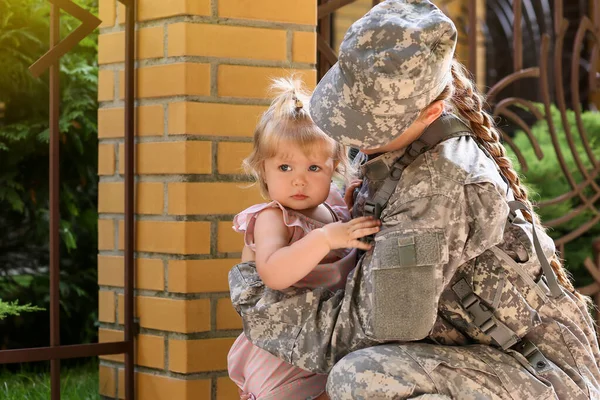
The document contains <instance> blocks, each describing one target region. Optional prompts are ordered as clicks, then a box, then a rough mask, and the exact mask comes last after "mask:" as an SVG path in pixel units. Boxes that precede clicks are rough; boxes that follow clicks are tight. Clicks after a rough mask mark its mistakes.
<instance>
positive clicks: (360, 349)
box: [229, 0, 600, 400]
mask: <svg viewBox="0 0 600 400" xmlns="http://www.w3.org/2000/svg"><path fill="white" fill-rule="evenodd" d="M455 43H456V29H455V28H454V25H453V24H452V22H451V21H450V20H449V19H448V18H447V17H445V16H444V15H443V13H441V11H439V10H438V9H437V8H436V7H435V6H434V5H433V4H431V3H430V2H429V1H426V0H387V1H385V2H383V3H381V4H380V5H379V6H376V7H374V8H373V10H372V11H370V12H369V13H368V14H367V15H365V17H363V18H362V19H361V20H359V21H357V22H356V23H355V24H354V25H353V26H352V27H351V28H350V30H349V31H348V34H347V35H346V36H345V38H344V41H343V43H342V46H341V49H340V61H339V63H338V64H337V65H336V66H334V67H333V68H332V70H331V71H330V72H329V73H328V74H327V75H326V76H325V77H324V78H323V79H322V80H321V82H320V83H319V84H318V86H317V88H316V90H315V93H314V94H313V97H312V99H311V114H312V115H313V119H314V120H315V122H316V123H317V124H318V125H319V126H320V127H321V128H322V129H323V130H324V131H325V132H327V133H328V134H329V135H331V136H332V137H333V138H335V139H336V140H339V141H341V142H343V143H345V144H348V145H353V146H357V147H359V148H361V149H370V148H376V147H379V146H382V145H384V144H386V143H388V142H389V141H391V140H393V139H394V138H395V137H396V136H397V135H399V134H400V133H401V132H403V131H404V130H405V129H406V127H407V126H408V125H410V124H411V123H412V122H413V121H414V120H415V118H416V117H417V115H418V114H419V112H420V111H421V110H422V109H423V108H424V107H426V106H427V105H428V104H429V103H430V101H431V100H433V99H434V98H435V97H436V96H437V94H439V93H440V91H441V90H442V89H443V87H444V85H445V84H446V82H447V79H449V78H448V74H449V70H450V67H449V65H450V64H449V63H450V60H451V58H452V53H453V51H454V46H455ZM440 120H441V119H438V120H437V121H436V122H434V123H433V124H432V125H431V126H430V128H429V129H447V127H446V128H444V126H445V125H444V124H443V123H441V122H440ZM402 155H403V152H402V151H397V152H391V153H386V154H383V155H381V156H379V157H377V158H375V159H372V160H370V161H368V162H366V163H364V165H362V167H361V168H360V174H361V177H362V178H363V185H362V187H361V188H360V190H359V192H358V194H357V197H356V202H355V206H354V209H353V214H354V216H355V217H357V216H361V215H363V207H364V205H365V201H366V200H367V199H372V198H373V196H374V194H375V193H376V192H377V189H378V188H379V187H381V186H382V184H383V182H384V180H385V178H386V175H387V174H388V173H389V170H390V167H391V165H393V164H394V163H395V162H396V161H397V159H398V158H399V157H402ZM511 200H513V196H512V194H511V192H510V190H509V189H508V187H507V185H506V183H505V181H504V180H503V178H502V176H501V175H500V173H499V172H498V168H497V166H496V164H495V163H494V161H493V160H491V159H490V158H489V157H488V156H486V154H485V152H484V151H482V149H481V148H480V147H479V146H478V144H477V142H476V139H475V138H473V137H471V136H462V137H455V138H451V139H448V140H446V141H444V142H442V143H440V144H439V145H437V146H436V147H434V148H433V149H431V150H429V151H427V152H425V153H424V154H422V155H420V156H418V157H416V159H414V161H412V163H410V165H408V166H407V167H406V168H405V169H404V171H403V172H402V175H401V177H400V179H399V181H398V184H397V186H396V188H395V190H394V192H393V194H392V196H391V198H390V199H389V202H388V204H387V207H386V208H384V210H383V212H382V214H381V221H382V224H383V225H382V229H381V231H380V232H379V233H378V234H377V235H375V244H374V246H373V248H372V249H371V250H370V251H368V252H366V253H365V254H364V255H363V256H362V257H361V258H360V260H359V262H358V264H357V266H356V268H355V270H354V271H353V272H352V273H351V274H350V276H349V277H348V280H347V282H346V287H345V290H343V291H338V292H336V293H332V292H330V291H328V290H325V289H314V290H308V289H300V288H290V289H287V290H285V291H282V292H277V291H273V290H270V289H269V288H266V287H265V286H264V284H263V283H262V281H261V280H260V277H259V276H258V274H257V272H256V268H255V266H254V264H253V263H241V264H239V265H237V266H235V267H234V268H233V269H232V270H231V272H230V274H229V284H230V288H231V299H232V303H233V305H234V307H235V308H236V310H237V311H238V312H239V313H240V315H241V316H242V320H243V323H244V332H245V334H246V336H247V337H248V338H249V340H250V341H252V343H254V344H255V345H257V346H259V347H261V348H263V349H265V350H267V351H269V352H270V353H272V354H274V355H276V356H278V357H280V358H282V359H283V360H285V361H287V362H289V363H291V364H294V365H296V366H298V367H300V368H303V369H306V370H309V371H314V372H319V373H330V375H329V379H328V384H327V391H328V394H329V396H330V397H331V398H332V399H404V398H420V399H446V398H456V399H513V400H520V399H556V398H558V399H576V400H579V399H589V398H591V399H600V370H599V369H598V364H599V362H600V350H599V348H598V342H597V339H596V335H595V331H594V326H593V323H592V320H591V318H590V316H589V313H588V311H587V309H586V305H585V304H583V303H581V302H580V301H579V300H577V299H576V298H575V297H574V296H573V295H571V294H570V293H567V292H566V291H563V293H561V294H560V295H558V296H554V295H552V293H551V292H550V290H549V289H548V285H547V284H546V280H545V278H544V276H543V274H542V268H541V264H540V261H539V259H538V256H537V253H536V251H535V250H534V248H533V245H532V232H533V231H532V229H533V228H532V226H531V224H529V223H528V222H526V221H525V220H524V219H523V218H522V215H521V214H520V212H517V215H516V218H515V219H514V221H513V222H508V221H507V217H508V215H509V211H510V210H509V205H508V202H509V201H511ZM537 233H538V236H539V238H540V242H541V248H542V252H543V253H544V255H545V256H546V257H550V256H552V255H553V254H554V252H555V248H554V245H553V242H552V240H551V238H550V237H548V236H547V235H546V234H545V233H544V232H542V231H541V230H538V232H537ZM467 300H469V302H468V303H469V305H466V304H467V302H466V301H467ZM471 300H475V301H474V302H473V303H472V304H471ZM473 305H476V306H477V307H473ZM467 307H471V308H467ZM482 316H483V318H482ZM499 333H502V334H501V335H500V334H499ZM515 342H518V343H517V345H514V343H515ZM525 343H528V344H530V345H531V346H532V347H530V348H533V349H534V350H535V351H532V352H529V351H527V352H525V351H523V350H521V349H520V347H519V346H520V345H521V344H525ZM532 354H533V355H534V356H532Z"/></svg>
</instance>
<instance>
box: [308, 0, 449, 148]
mask: <svg viewBox="0 0 600 400" xmlns="http://www.w3.org/2000/svg"><path fill="white" fill-rule="evenodd" d="M456 38H457V33H456V27H455V26H454V23H453V22H452V21H451V20H450V19H449V18H448V17H447V16H446V15H444V13H442V12H441V11H440V10H439V9H438V8H437V7H436V6H435V5H433V4H432V3H431V2H429V1H427V0H387V1H384V2H383V3H380V4H379V5H377V6H375V7H374V8H373V9H372V10H371V11H369V12H368V13H367V14H366V15H365V16H364V17H362V18H361V19H359V20H358V21H356V22H355V23H354V24H353V25H352V26H351V27H350V29H348V32H347V33H346V35H345V36H344V40H343V41H342V44H341V46H340V53H339V61H338V62H337V63H336V64H335V65H334V66H333V67H332V68H331V69H330V70H329V72H328V73H327V74H326V75H325V76H324V77H323V78H322V79H321V81H320V82H319V84H318V85H317V87H316V89H315V91H314V93H313V96H312V98H311V102H310V112H311V115H312V117H313V119H314V120H315V122H316V123H317V125H319V127H321V129H323V130H324V131H325V132H326V133H327V134H328V135H329V136H331V137H332V138H334V139H335V140H337V141H339V142H341V143H343V144H346V145H349V146H354V147H359V148H362V149H372V148H377V147H381V146H384V145H385V144H387V143H389V142H390V141H392V140H393V139H394V138H395V137H397V136H398V135H400V134H401V133H402V132H404V130H405V129H406V128H407V127H408V126H409V125H411V124H412V123H413V122H414V121H415V120H416V119H417V117H418V115H419V113H420V111H421V110H423V109H424V108H425V107H426V106H428V105H429V104H430V103H431V102H432V101H433V100H435V98H436V97H437V96H438V95H439V94H440V93H441V92H442V90H443V89H444V87H445V86H446V85H447V83H448V82H449V81H450V79H451V73H450V65H451V61H452V57H453V54H454V49H455V46H456Z"/></svg>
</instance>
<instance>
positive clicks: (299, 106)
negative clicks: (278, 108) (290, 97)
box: [294, 96, 304, 112]
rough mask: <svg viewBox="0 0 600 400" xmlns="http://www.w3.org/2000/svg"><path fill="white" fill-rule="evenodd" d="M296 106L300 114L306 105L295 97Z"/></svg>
mask: <svg viewBox="0 0 600 400" xmlns="http://www.w3.org/2000/svg"><path fill="white" fill-rule="evenodd" d="M294 106H295V107H296V112H298V111H300V110H301V109H302V108H304V103H302V100H300V99H299V98H297V97H295V96H294Z"/></svg>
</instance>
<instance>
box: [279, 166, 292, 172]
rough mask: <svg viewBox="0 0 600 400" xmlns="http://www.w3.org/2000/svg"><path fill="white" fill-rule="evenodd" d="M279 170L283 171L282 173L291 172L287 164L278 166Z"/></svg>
mask: <svg viewBox="0 0 600 400" xmlns="http://www.w3.org/2000/svg"><path fill="white" fill-rule="evenodd" d="M279 170H280V171H283V172H288V171H291V170H292V167H290V166H289V165H287V164H282V165H280V166H279Z"/></svg>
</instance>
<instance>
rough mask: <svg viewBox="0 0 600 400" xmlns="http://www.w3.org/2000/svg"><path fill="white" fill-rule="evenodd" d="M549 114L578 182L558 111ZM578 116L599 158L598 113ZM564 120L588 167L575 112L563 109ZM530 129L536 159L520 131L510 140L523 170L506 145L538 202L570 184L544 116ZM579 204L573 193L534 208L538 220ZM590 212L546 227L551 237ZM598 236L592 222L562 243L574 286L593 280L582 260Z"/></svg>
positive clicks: (576, 224) (586, 218)
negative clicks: (537, 149)
mask: <svg viewBox="0 0 600 400" xmlns="http://www.w3.org/2000/svg"><path fill="white" fill-rule="evenodd" d="M537 106H538V107H539V109H540V110H541V111H542V113H544V110H543V107H542V106H541V105H537ZM551 116H552V121H553V124H554V127H555V129H556V136H557V139H558V143H559V145H560V149H561V150H562V154H563V156H564V160H565V164H566V166H567V169H568V171H569V172H570V173H571V174H572V176H573V179H574V181H575V182H576V183H581V182H582V181H583V180H584V176H583V175H582V173H581V172H580V170H579V169H578V167H577V164H576V162H575V158H574V157H573V153H572V151H571V150H570V148H569V144H568V142H567V136H566V133H565V129H564V126H563V122H562V117H561V114H560V111H559V110H558V109H557V108H556V107H552V108H551ZM581 119H582V121H583V126H584V128H585V131H586V134H587V138H588V140H589V142H590V147H591V149H592V151H593V154H594V155H595V157H596V159H600V113H598V112H591V111H590V112H584V113H582V115H581ZM567 121H568V126H569V127H570V131H571V134H572V135H573V138H574V143H575V148H576V152H577V154H578V155H579V157H580V159H581V161H582V164H583V165H584V166H585V169H587V170H588V171H591V170H592V163H591V161H590V160H589V157H588V156H587V154H586V152H585V149H584V146H583V144H582V141H581V138H580V135H579V130H578V128H577V123H576V119H575V113H574V112H573V111H571V110H569V111H567ZM531 131H532V134H533V136H534V137H535V138H536V140H537V142H538V143H539V146H540V148H541V150H542V153H543V155H544V156H543V158H542V159H541V160H538V159H537V156H536V155H535V153H534V149H533V147H532V145H531V143H530V141H529V139H528V138H527V136H526V134H525V133H524V132H523V131H517V132H516V134H515V137H514V143H515V145H516V147H517V148H519V149H520V150H521V152H522V154H523V157H524V158H525V160H526V163H527V165H528V170H527V171H523V168H522V167H521V165H520V164H519V162H518V160H517V157H516V155H515V154H514V152H512V151H511V150H510V148H508V146H507V149H508V152H509V156H510V157H511V159H512V160H513V163H514V164H515V167H517V169H518V170H519V171H520V172H521V175H522V177H523V181H524V183H525V184H526V186H527V187H529V188H530V198H531V199H532V200H533V201H534V202H535V203H540V202H542V201H546V200H551V199H554V198H556V197H557V196H559V195H561V194H564V193H567V192H569V191H570V190H571V185H570V184H569V181H568V180H567V178H566V176H565V174H564V172H563V170H562V169H561V166H560V163H559V162H558V158H557V155H556V152H555V150H554V145H553V143H552V137H551V135H550V129H549V127H548V124H547V122H546V121H545V120H542V121H538V122H537V123H536V124H534V125H533V127H532V129H531ZM595 182H596V184H598V185H600V176H596V177H595ZM583 193H584V194H585V195H586V196H587V197H588V198H590V197H591V194H592V190H591V188H590V186H589V185H588V187H587V188H586V189H585V190H584V191H583ZM581 204H582V201H581V199H580V198H579V197H578V196H575V197H573V198H571V199H569V200H566V201H562V202H560V203H557V204H554V205H549V206H545V207H541V208H538V209H537V212H538V214H539V215H540V216H541V218H542V221H543V222H547V221H551V220H554V219H556V218H558V217H562V216H563V215H565V214H567V213H568V212H569V211H570V210H573V209H574V208H576V207H578V206H580V205H581ZM595 207H596V209H598V208H600V201H596V203H595ZM594 216H595V214H594V212H593V211H591V210H589V209H588V210H586V211H584V212H582V213H581V214H580V215H579V216H577V217H575V218H573V219H571V220H569V221H566V222H564V223H562V224H560V225H558V226H556V227H554V228H551V229H549V230H548V233H549V234H550V236H552V237H553V238H554V239H558V238H560V237H562V236H564V235H566V234H567V233H569V232H572V231H574V230H575V229H577V228H578V227H580V226H581V225H582V224H584V223H586V222H588V221H590V220H591V219H592V218H594ZM598 237H600V224H595V226H592V227H591V228H590V229H589V230H588V231H587V232H585V233H584V234H583V235H582V236H580V237H579V238H577V239H575V240H573V241H571V242H569V243H567V244H566V245H565V252H564V254H561V256H562V257H563V258H564V259H565V265H566V267H567V268H568V269H569V270H570V271H571V272H572V274H573V276H574V278H575V281H576V284H577V286H582V285H585V284H588V283H591V282H592V281H593V280H592V279H591V277H590V275H589V273H588V272H587V270H586V269H585V267H584V266H583V260H584V259H585V258H586V257H592V240H593V239H594V238H598Z"/></svg>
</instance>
